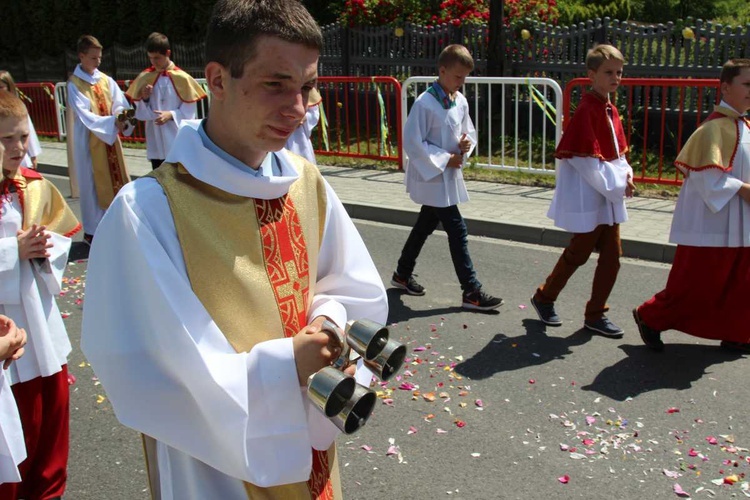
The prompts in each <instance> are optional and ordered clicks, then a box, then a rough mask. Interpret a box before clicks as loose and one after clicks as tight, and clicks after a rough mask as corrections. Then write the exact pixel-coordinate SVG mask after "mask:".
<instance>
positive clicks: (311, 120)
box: [285, 104, 320, 165]
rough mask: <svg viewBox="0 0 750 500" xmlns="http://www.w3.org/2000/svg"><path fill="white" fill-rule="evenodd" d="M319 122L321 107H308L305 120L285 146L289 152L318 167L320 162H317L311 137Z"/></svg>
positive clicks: (317, 105)
mask: <svg viewBox="0 0 750 500" xmlns="http://www.w3.org/2000/svg"><path fill="white" fill-rule="evenodd" d="M319 121H320V105H319V104H316V105H315V106H310V107H308V108H307V113H305V120H304V121H303V122H302V125H300V126H299V127H297V128H296V129H294V132H292V135H290V136H289V139H287V140H286V146H285V147H286V148H287V149H288V150H289V151H291V152H292V153H296V154H298V155H300V156H301V157H303V158H305V159H306V160H307V161H309V162H310V163H312V164H313V165H316V164H317V163H318V162H317V161H315V150H313V145H312V141H311V140H310V136H311V135H312V131H313V129H314V128H315V127H316V126H317V125H318V122H319Z"/></svg>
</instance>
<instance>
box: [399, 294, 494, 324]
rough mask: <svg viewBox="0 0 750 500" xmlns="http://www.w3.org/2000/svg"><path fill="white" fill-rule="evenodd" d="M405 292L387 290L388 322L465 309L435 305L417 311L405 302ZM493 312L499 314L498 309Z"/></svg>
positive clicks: (439, 314)
mask: <svg viewBox="0 0 750 500" xmlns="http://www.w3.org/2000/svg"><path fill="white" fill-rule="evenodd" d="M405 293H406V292H404V291H403V290H399V289H397V288H389V289H388V290H386V295H388V323H399V322H401V321H407V320H409V319H413V318H426V317H428V316H436V315H437V316H441V315H444V314H450V313H459V312H461V311H463V309H462V308H461V306H451V307H433V308H425V309H423V310H417V311H415V310H414V309H412V308H410V307H409V306H407V305H406V304H404V295H405ZM493 312H494V313H496V314H499V313H498V312H497V311H493Z"/></svg>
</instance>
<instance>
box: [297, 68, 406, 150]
mask: <svg viewBox="0 0 750 500" xmlns="http://www.w3.org/2000/svg"><path fill="white" fill-rule="evenodd" d="M318 89H319V90H320V95H321V97H322V99H323V102H322V106H323V108H324V111H325V115H326V118H327V120H328V126H327V127H326V132H327V139H328V141H327V142H328V146H329V148H328V149H325V144H326V141H325V140H324V137H323V134H324V130H323V126H322V124H318V126H317V127H316V129H315V130H314V131H313V135H312V138H311V139H312V142H313V147H314V148H315V154H316V156H343V157H350V158H368V159H372V160H384V161H393V162H397V163H398V164H399V165H400V164H401V158H402V151H401V150H402V138H401V84H400V83H399V82H398V80H396V79H395V78H393V77H390V76H376V77H349V76H324V77H320V78H318ZM378 94H379V95H378ZM381 99H382V104H381ZM321 120H322V119H321Z"/></svg>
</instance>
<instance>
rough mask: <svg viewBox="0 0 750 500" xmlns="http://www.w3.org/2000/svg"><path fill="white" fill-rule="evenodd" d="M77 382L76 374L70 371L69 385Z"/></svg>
mask: <svg viewBox="0 0 750 500" xmlns="http://www.w3.org/2000/svg"><path fill="white" fill-rule="evenodd" d="M75 383H76V376H75V375H73V374H72V373H68V385H73V384H75Z"/></svg>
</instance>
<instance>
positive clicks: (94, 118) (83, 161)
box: [68, 64, 130, 234]
mask: <svg viewBox="0 0 750 500" xmlns="http://www.w3.org/2000/svg"><path fill="white" fill-rule="evenodd" d="M73 74H74V75H75V76H77V77H79V78H81V79H82V80H84V81H86V82H88V83H90V84H95V83H96V82H98V81H99V79H100V78H109V90H110V95H111V98H112V114H111V115H108V116H99V115H97V114H95V113H94V112H92V111H91V101H89V99H88V98H87V97H85V96H84V95H82V94H81V93H80V92H79V91H78V88H77V87H76V86H75V84H74V83H72V82H68V106H71V108H72V109H73V111H74V114H75V121H74V123H75V125H74V130H73V137H74V144H73V158H74V160H75V164H76V171H77V174H78V188H79V191H80V196H81V218H82V219H83V232H84V233H87V234H94V233H95V232H96V227H97V226H98V225H99V221H101V220H102V216H104V209H103V208H101V207H100V206H99V198H98V196H97V194H96V186H95V184H94V170H93V166H92V163H91V153H90V151H89V140H90V137H89V133H90V132H93V133H94V135H95V136H96V137H98V138H99V139H101V140H102V141H104V142H105V143H107V144H109V145H110V146H111V145H112V144H114V143H115V140H116V139H117V132H118V130H117V114H118V113H119V112H120V111H122V110H123V109H127V108H130V104H129V103H128V100H127V99H126V98H125V94H124V93H123V92H122V90H120V87H119V86H118V85H117V83H116V82H115V81H114V80H113V79H112V78H111V77H109V76H107V75H105V74H104V73H102V72H101V71H99V70H98V69H97V70H94V73H93V74H92V75H89V74H88V73H86V72H85V71H83V70H82V69H81V65H80V64H79V65H78V66H76V69H75V71H74V72H73Z"/></svg>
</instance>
